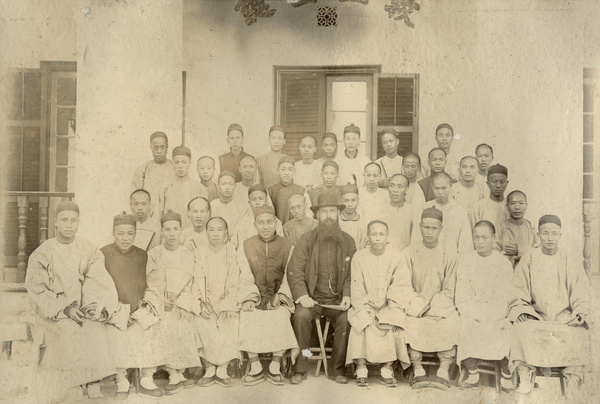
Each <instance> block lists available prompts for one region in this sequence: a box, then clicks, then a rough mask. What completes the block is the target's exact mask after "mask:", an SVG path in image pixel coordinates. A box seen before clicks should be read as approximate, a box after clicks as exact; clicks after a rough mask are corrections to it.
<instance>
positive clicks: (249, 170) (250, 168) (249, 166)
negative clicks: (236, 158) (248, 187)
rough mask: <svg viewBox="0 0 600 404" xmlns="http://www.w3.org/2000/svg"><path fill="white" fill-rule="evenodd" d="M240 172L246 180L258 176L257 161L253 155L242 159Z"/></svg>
mask: <svg viewBox="0 0 600 404" xmlns="http://www.w3.org/2000/svg"><path fill="white" fill-rule="evenodd" d="M240 173H241V174H242V178H243V179H244V180H245V181H252V180H254V178H255V177H256V162H255V161H254V159H253V158H251V157H244V158H243V159H242V161H240Z"/></svg>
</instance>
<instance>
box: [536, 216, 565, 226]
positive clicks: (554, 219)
mask: <svg viewBox="0 0 600 404" xmlns="http://www.w3.org/2000/svg"><path fill="white" fill-rule="evenodd" d="M546 223H554V224H555V225H557V226H559V227H562V224H561V223H560V218H559V217H558V216H555V215H544V216H542V217H540V221H539V222H538V227H540V226H541V225H543V224H546Z"/></svg>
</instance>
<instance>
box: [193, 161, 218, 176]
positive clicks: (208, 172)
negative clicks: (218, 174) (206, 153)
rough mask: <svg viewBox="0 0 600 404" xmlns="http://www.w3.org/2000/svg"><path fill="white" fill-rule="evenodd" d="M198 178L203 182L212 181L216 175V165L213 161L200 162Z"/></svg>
mask: <svg viewBox="0 0 600 404" xmlns="http://www.w3.org/2000/svg"><path fill="white" fill-rule="evenodd" d="M197 169H198V176H199V177H200V178H201V179H202V180H203V181H211V180H212V179H213V176H214V174H215V163H214V162H213V161H212V160H211V159H201V160H200V161H198V167H197Z"/></svg>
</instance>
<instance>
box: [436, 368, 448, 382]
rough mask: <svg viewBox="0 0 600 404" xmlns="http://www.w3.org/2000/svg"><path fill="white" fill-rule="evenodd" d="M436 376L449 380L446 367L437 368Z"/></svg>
mask: <svg viewBox="0 0 600 404" xmlns="http://www.w3.org/2000/svg"><path fill="white" fill-rule="evenodd" d="M437 377H441V378H442V379H445V380H449V379H450V376H449V375H448V369H446V368H439V369H438V370H437Z"/></svg>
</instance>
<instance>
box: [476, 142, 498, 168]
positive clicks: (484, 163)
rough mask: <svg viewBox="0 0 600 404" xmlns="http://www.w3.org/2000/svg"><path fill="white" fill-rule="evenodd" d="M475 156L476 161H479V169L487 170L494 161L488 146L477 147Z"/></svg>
mask: <svg viewBox="0 0 600 404" xmlns="http://www.w3.org/2000/svg"><path fill="white" fill-rule="evenodd" d="M475 156H476V157H477V161H478V162H479V169H480V170H481V171H485V172H487V169H488V168H490V164H492V161H494V155H493V154H492V151H491V150H490V148H489V147H485V146H484V147H480V148H479V149H477V152H476V154H475Z"/></svg>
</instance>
